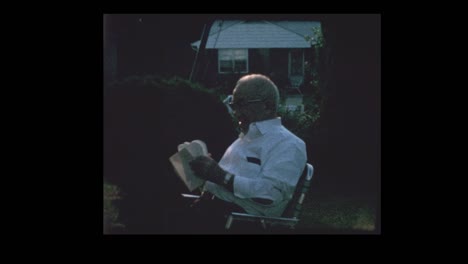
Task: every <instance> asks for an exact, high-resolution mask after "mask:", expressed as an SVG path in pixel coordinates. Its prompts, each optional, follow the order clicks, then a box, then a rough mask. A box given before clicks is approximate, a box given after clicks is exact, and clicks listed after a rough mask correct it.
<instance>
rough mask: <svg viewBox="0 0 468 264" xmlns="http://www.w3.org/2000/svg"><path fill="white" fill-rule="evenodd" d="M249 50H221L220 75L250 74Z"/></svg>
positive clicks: (219, 56)
mask: <svg viewBox="0 0 468 264" xmlns="http://www.w3.org/2000/svg"><path fill="white" fill-rule="evenodd" d="M248 54H249V53H248V50H247V49H219V50H218V71H219V72H220V73H245V72H248V70H249V69H248V64H249V63H248V62H249V60H248V59H249V56H248Z"/></svg>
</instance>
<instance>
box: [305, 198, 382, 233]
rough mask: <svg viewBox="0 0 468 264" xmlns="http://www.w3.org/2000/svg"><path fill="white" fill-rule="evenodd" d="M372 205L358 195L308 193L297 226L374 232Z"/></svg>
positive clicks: (321, 230)
mask: <svg viewBox="0 0 468 264" xmlns="http://www.w3.org/2000/svg"><path fill="white" fill-rule="evenodd" d="M376 214H377V210H376V208H375V205H371V204H369V202H367V201H366V199H364V198H362V197H358V196H346V195H336V194H335V195H331V194H321V193H311V194H310V195H309V196H308V197H307V198H306V200H305V201H304V207H303V211H302V216H301V221H300V222H299V224H298V229H299V230H302V231H304V232H305V233H308V232H310V233H324V234H326V233H333V234H348V233H350V234H355V233H363V234H367V233H376V232H377V230H376V219H377V217H376Z"/></svg>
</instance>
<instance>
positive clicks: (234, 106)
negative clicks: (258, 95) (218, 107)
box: [229, 98, 263, 110]
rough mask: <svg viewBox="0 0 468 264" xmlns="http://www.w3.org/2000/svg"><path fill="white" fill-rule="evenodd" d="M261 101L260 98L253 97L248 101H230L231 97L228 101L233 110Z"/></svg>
mask: <svg viewBox="0 0 468 264" xmlns="http://www.w3.org/2000/svg"><path fill="white" fill-rule="evenodd" d="M262 101H263V100H262V99H253V100H248V101H240V102H232V98H231V101H230V102H229V106H230V107H231V108H232V109H233V110H237V109H239V108H242V107H245V106H246V105H248V104H251V103H258V102H262Z"/></svg>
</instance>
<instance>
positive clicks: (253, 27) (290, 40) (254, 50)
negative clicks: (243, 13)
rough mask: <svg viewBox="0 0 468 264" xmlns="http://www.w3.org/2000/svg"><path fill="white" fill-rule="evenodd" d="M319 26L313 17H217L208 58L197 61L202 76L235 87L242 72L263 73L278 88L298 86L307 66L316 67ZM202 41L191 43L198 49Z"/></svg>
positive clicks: (218, 84) (215, 83) (208, 42)
mask: <svg viewBox="0 0 468 264" xmlns="http://www.w3.org/2000/svg"><path fill="white" fill-rule="evenodd" d="M320 27H321V24H320V22H314V21H265V20H262V21H252V20H250V21H249V20H247V21H246V20H216V21H214V22H213V24H212V26H211V28H210V31H209V35H208V38H207V41H206V46H205V48H206V58H207V59H206V60H205V63H204V64H203V65H197V67H199V68H200V69H199V70H200V76H201V78H200V79H201V81H203V82H205V83H206V84H207V85H209V86H222V85H223V84H224V85H227V86H230V89H232V85H234V84H235V81H237V79H238V78H239V77H240V76H242V75H245V74H247V73H262V74H265V75H267V76H269V77H270V78H271V79H272V80H273V81H274V82H275V83H276V84H277V85H278V87H279V88H287V87H290V88H291V87H292V88H298V87H300V86H301V85H302V84H304V82H305V80H306V79H307V74H306V73H307V70H308V69H306V68H307V67H314V65H312V64H313V61H314V60H313V56H314V49H311V47H312V46H313V45H314V44H316V41H315V40H316V36H315V34H314V28H315V29H318V30H320V29H321V28H320ZM307 39H309V40H310V41H308V40H307ZM200 43H201V40H199V41H195V42H193V43H192V44H191V45H192V48H193V49H194V50H195V51H197V52H198V50H199V48H200ZM309 69H310V68H309Z"/></svg>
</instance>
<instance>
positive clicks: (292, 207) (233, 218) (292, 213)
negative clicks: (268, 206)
mask: <svg viewBox="0 0 468 264" xmlns="http://www.w3.org/2000/svg"><path fill="white" fill-rule="evenodd" d="M313 174H314V167H313V166H312V165H311V164H309V163H307V164H306V166H305V168H304V171H303V173H302V175H301V178H299V182H298V184H297V186H296V190H295V192H294V195H293V198H292V199H291V201H290V202H289V204H288V206H287V207H286V210H285V211H284V213H283V215H282V216H281V217H268V216H258V215H252V214H246V213H237V212H231V213H230V214H229V215H228V216H227V220H226V224H225V229H226V230H230V229H231V227H232V226H233V225H234V223H235V222H251V223H253V224H257V225H258V224H260V226H261V227H262V228H263V229H264V230H267V229H269V228H272V227H285V228H287V229H295V228H296V225H297V224H298V223H299V217H300V215H301V212H302V205H303V202H304V198H305V195H306V194H307V192H308V191H309V189H310V183H311V180H312V176H313ZM182 196H183V197H185V198H198V197H199V196H197V195H191V194H182Z"/></svg>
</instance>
